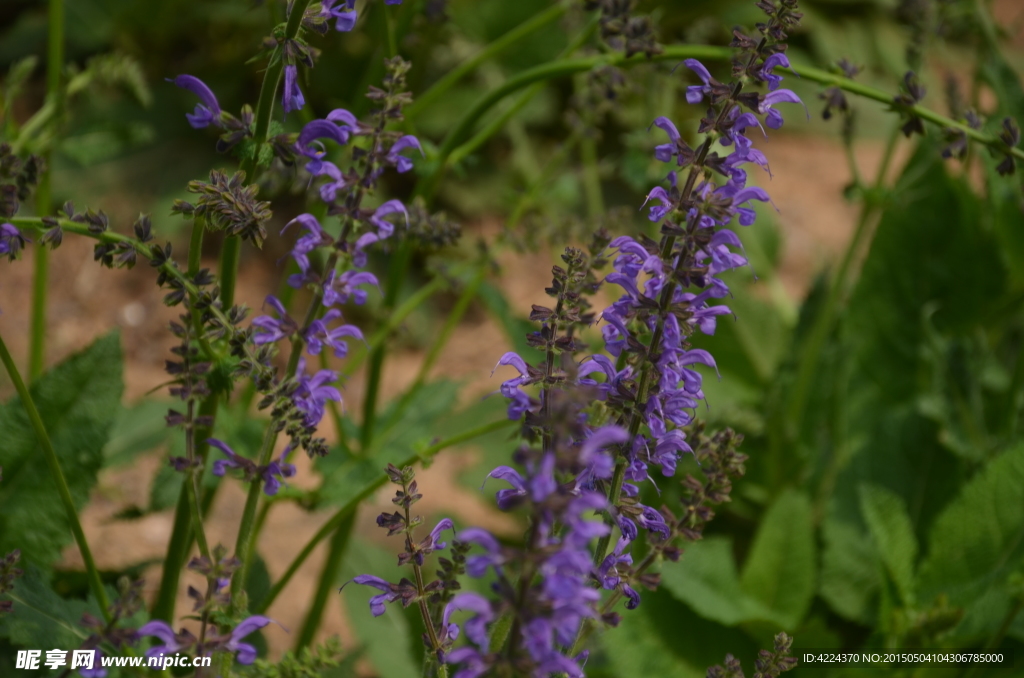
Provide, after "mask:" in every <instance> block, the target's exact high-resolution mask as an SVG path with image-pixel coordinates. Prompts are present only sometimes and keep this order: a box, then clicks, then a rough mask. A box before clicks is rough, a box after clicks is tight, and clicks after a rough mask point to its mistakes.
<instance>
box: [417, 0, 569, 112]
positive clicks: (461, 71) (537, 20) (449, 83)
mask: <svg viewBox="0 0 1024 678" xmlns="http://www.w3.org/2000/svg"><path fill="white" fill-rule="evenodd" d="M568 8H569V3H568V2H566V1H565V0H563V1H562V2H559V3H557V4H555V5H553V6H552V7H550V8H548V9H547V10H545V11H543V12H541V13H539V14H535V15H534V16H532V17H531V18H529V19H527V20H526V21H524V22H523V23H521V24H519V25H518V26H516V27H515V28H513V29H512V30H510V31H509V32H508V33H505V34H504V35H502V36H501V37H500V38H498V39H497V40H495V41H494V42H492V43H490V44H488V45H487V46H486V47H485V48H483V49H482V50H480V51H479V52H477V53H476V54H474V55H473V56H472V57H470V58H469V59H467V60H465V61H463V62H462V63H461V64H459V65H458V66H457V67H456V68H453V69H452V70H450V71H448V73H447V74H445V76H444V77H443V78H441V79H440V80H438V81H437V82H435V83H434V84H433V85H431V86H430V87H429V88H428V89H427V91H426V92H424V93H423V94H420V95H419V96H418V97H416V101H414V102H412V104H410V105H409V106H408V107H407V108H406V109H405V115H406V117H407V118H413V117H415V116H416V115H417V114H418V113H419V112H420V111H421V110H422V109H424V108H427V107H428V106H430V105H431V104H432V103H434V102H435V101H437V100H438V99H440V98H441V97H442V96H444V95H445V94H446V93H447V92H448V90H450V89H451V88H452V87H454V86H455V84H456V83H457V82H459V81H460V80H462V79H463V78H464V77H466V75H468V74H469V73H471V72H473V71H475V70H476V69H477V68H478V67H479V66H480V65H481V64H482V63H484V62H485V61H490V60H491V59H493V58H494V57H496V56H498V55H499V54H501V53H502V52H504V51H505V50H506V49H508V48H509V47H511V46H512V45H514V44H515V43H517V42H519V41H520V40H522V39H523V38H525V37H527V36H528V35H530V34H532V33H535V32H537V31H538V30H540V29H541V28H544V27H545V26H547V25H548V24H550V23H553V22H555V21H557V20H558V19H559V18H561V17H562V15H564V14H565V12H566V10H567V9H568Z"/></svg>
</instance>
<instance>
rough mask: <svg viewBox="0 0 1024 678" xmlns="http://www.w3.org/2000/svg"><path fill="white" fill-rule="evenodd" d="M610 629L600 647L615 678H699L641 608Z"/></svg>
mask: <svg viewBox="0 0 1024 678" xmlns="http://www.w3.org/2000/svg"><path fill="white" fill-rule="evenodd" d="M627 615H628V616H627V617H626V618H625V619H623V621H622V623H621V624H619V626H618V627H616V628H614V629H608V630H607V631H606V632H605V633H604V635H603V636H602V638H601V644H602V646H603V647H604V648H605V650H606V651H607V653H608V660H609V661H610V662H611V665H612V668H613V669H614V675H615V676H617V677H618V678H646V677H647V676H658V678H662V677H664V678H701V677H702V676H703V675H704V673H705V672H704V671H703V670H701V669H700V668H699V667H695V666H689V665H687V664H685V663H684V662H683V661H682V660H681V659H680V658H679V657H677V656H675V654H674V653H673V652H672V648H671V646H669V645H668V644H666V643H665V642H664V641H663V640H662V639H661V637H660V635H659V634H658V631H657V628H656V626H655V621H654V620H653V619H651V618H650V615H649V614H648V612H647V609H646V607H645V605H641V606H640V607H639V608H637V609H636V610H635V611H633V612H629V613H627Z"/></svg>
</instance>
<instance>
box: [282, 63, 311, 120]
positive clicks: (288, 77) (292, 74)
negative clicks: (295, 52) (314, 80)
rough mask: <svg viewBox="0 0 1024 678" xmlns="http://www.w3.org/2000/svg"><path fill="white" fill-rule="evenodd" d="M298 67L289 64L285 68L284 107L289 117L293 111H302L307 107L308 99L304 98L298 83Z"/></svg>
mask: <svg viewBox="0 0 1024 678" xmlns="http://www.w3.org/2000/svg"><path fill="white" fill-rule="evenodd" d="M298 71H299V69H298V67H296V66H295V65H294V64H288V65H287V66H285V67H284V93H283V95H282V96H283V97H284V99H283V100H282V105H283V106H284V113H285V115H288V114H289V113H291V112H292V111H298V110H301V109H302V107H303V106H305V105H306V99H305V98H304V97H303V96H302V90H301V89H299V83H298Z"/></svg>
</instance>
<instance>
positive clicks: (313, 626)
mask: <svg viewBox="0 0 1024 678" xmlns="http://www.w3.org/2000/svg"><path fill="white" fill-rule="evenodd" d="M355 524H356V512H355V511H353V512H352V513H350V514H349V515H348V516H347V517H346V518H345V519H344V520H342V521H341V524H340V525H338V529H336V530H335V531H334V535H333V536H332V537H331V543H330V549H329V550H328V552H327V560H326V561H325V562H324V568H323V570H321V572H320V580H319V581H318V582H317V586H316V593H315V594H314V595H313V606H312V607H311V608H310V609H309V612H308V613H307V614H306V620H305V621H304V622H303V623H302V630H301V631H299V637H298V638H297V639H296V640H295V651H296V652H298V651H299V650H301V649H302V648H304V647H309V646H310V645H311V644H312V643H313V638H314V637H315V636H316V631H317V629H318V628H320V620H321V619H322V618H323V615H324V607H325V606H326V605H327V601H328V599H329V598H328V597H329V596H330V593H331V590H332V589H333V588H334V587H335V583H336V582H337V581H338V573H339V572H340V571H341V561H342V560H343V559H344V557H345V551H346V550H347V549H348V543H349V538H350V537H351V536H352V528H353V526H355Z"/></svg>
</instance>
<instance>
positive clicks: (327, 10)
mask: <svg viewBox="0 0 1024 678" xmlns="http://www.w3.org/2000/svg"><path fill="white" fill-rule="evenodd" d="M335 5H338V6H337V7H335ZM320 7H321V16H324V17H328V18H329V19H335V22H334V30H336V31H339V32H342V33H347V32H349V31H351V30H352V29H353V28H355V25H356V19H358V18H359V17H358V15H357V14H356V9H355V7H356V2H355V0H322V2H321V3H320Z"/></svg>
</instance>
